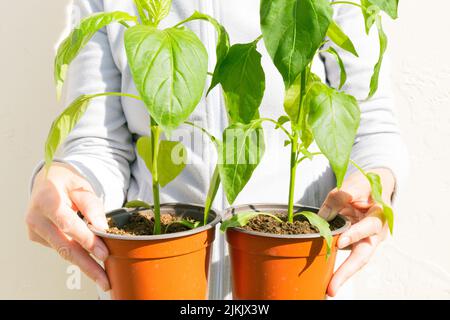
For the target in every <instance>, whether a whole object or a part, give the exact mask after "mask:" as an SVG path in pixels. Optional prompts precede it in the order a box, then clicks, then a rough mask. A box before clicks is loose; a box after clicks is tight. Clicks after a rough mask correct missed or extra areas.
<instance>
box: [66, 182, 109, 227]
mask: <svg viewBox="0 0 450 320" xmlns="http://www.w3.org/2000/svg"><path fill="white" fill-rule="evenodd" d="M69 197H70V200H72V202H73V204H74V205H75V206H76V207H77V209H78V210H79V211H80V212H81V213H82V214H83V216H84V217H85V218H86V219H87V220H88V221H89V222H90V223H91V224H92V225H93V226H94V227H95V228H97V229H100V230H106V229H108V222H107V221H106V216H105V210H104V208H103V203H102V201H101V200H100V199H99V198H98V197H97V196H96V195H95V194H94V193H93V192H91V191H88V190H84V189H76V190H72V191H70V192H69Z"/></svg>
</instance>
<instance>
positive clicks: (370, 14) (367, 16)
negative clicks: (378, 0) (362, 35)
mask: <svg viewBox="0 0 450 320" xmlns="http://www.w3.org/2000/svg"><path fill="white" fill-rule="evenodd" d="M361 9H362V13H363V16H364V24H365V26H366V33H367V34H369V32H370V29H371V28H372V26H373V24H374V23H375V20H376V18H377V16H378V14H379V13H380V8H379V7H378V6H374V5H373V4H372V3H371V2H370V1H369V0H361Z"/></svg>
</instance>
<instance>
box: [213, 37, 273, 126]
mask: <svg viewBox="0 0 450 320" xmlns="http://www.w3.org/2000/svg"><path fill="white" fill-rule="evenodd" d="M217 80H218V81H219V82H220V84H221V85H222V89H223V92H224V98H225V106H226V110H227V112H228V116H229V121H230V123H236V122H241V123H249V122H250V121H252V120H253V119H254V118H255V115H256V114H257V111H258V108H259V106H260V105H261V101H262V99H263V96H264V90H265V75H264V70H263V68H262V66H261V54H260V53H259V52H258V51H257V50H256V43H255V42H252V43H247V44H235V45H233V46H232V47H231V48H230V50H229V52H228V54H227V56H226V58H225V59H224V60H223V62H222V64H221V65H220V68H219V72H218V73H217Z"/></svg>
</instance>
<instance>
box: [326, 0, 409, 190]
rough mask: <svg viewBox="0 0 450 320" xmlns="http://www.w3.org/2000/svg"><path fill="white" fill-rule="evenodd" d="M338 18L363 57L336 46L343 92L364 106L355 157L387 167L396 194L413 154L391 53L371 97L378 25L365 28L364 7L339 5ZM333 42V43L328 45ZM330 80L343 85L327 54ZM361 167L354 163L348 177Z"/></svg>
mask: <svg viewBox="0 0 450 320" xmlns="http://www.w3.org/2000/svg"><path fill="white" fill-rule="evenodd" d="M334 18H335V21H336V22H337V24H338V25H340V26H341V27H342V29H343V30H344V32H345V33H346V34H347V35H348V36H349V38H350V39H351V40H352V41H353V43H354V45H355V48H356V50H357V52H358V55H359V58H358V57H355V56H353V55H352V54H351V53H348V52H346V51H344V50H343V49H341V48H339V47H337V46H334V47H335V49H336V50H337V51H338V53H339V55H340V56H341V58H342V60H343V62H344V65H345V68H346V71H347V82H346V84H345V85H344V87H343V88H342V90H343V91H345V92H347V93H349V94H351V95H353V96H355V97H356V99H358V102H359V105H360V108H361V123H360V127H359V130H358V133H357V136H356V139H355V143H354V146H353V151H352V154H351V158H352V160H354V161H355V162H356V163H358V164H359V165H360V166H361V167H362V168H363V169H365V170H368V169H374V168H387V169H390V170H391V171H392V173H393V175H394V177H395V180H396V186H395V191H394V195H396V194H397V193H398V190H399V189H401V188H402V185H403V184H404V183H405V180H406V177H407V174H408V170H409V156H408V152H407V149H406V146H405V144H404V142H403V140H402V138H401V135H400V130H399V127H398V123H397V121H396V118H395V112H394V97H393V93H392V91H391V80H390V65H389V64H390V61H389V54H388V53H387V54H386V55H385V59H384V62H383V65H382V68H381V73H380V79H379V88H378V91H377V93H376V94H375V95H374V97H373V98H371V99H370V100H366V98H367V96H368V94H369V86H370V79H371V77H372V74H373V68H374V66H375V64H376V62H377V60H378V56H379V41H378V33H377V30H376V27H373V28H372V30H371V32H370V35H369V36H368V35H367V34H366V32H365V28H364V18H363V16H362V13H361V9H360V8H357V7H354V6H349V5H345V4H343V5H341V4H340V5H335V17H334ZM327 45H330V44H327ZM322 59H323V60H324V63H325V68H326V74H327V81H328V82H329V84H330V85H331V86H333V87H335V88H337V87H338V86H339V81H340V68H339V66H338V64H337V62H336V60H335V58H334V57H332V56H330V55H328V54H324V55H323V56H322ZM356 170H357V169H356V168H355V167H354V166H350V167H349V169H348V172H347V176H348V175H350V174H352V173H354V172H355V171H356Z"/></svg>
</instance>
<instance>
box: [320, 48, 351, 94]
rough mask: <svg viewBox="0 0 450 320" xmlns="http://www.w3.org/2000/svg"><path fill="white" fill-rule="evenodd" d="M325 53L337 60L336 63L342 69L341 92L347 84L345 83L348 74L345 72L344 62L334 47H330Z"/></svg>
mask: <svg viewBox="0 0 450 320" xmlns="http://www.w3.org/2000/svg"><path fill="white" fill-rule="evenodd" d="M325 51H326V52H328V53H329V54H331V55H332V56H333V57H334V58H335V59H336V62H337V63H338V65H339V68H340V69H341V80H340V83H339V90H341V89H342V87H343V86H344V84H345V81H347V72H346V71H345V66H344V62H343V61H342V58H341V56H340V55H339V53H338V52H337V51H336V49H334V48H333V47H329V48H328V49H327V50H325Z"/></svg>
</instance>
